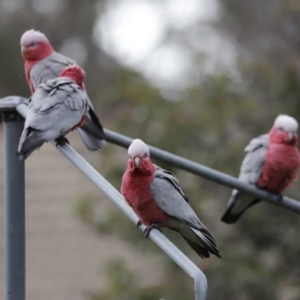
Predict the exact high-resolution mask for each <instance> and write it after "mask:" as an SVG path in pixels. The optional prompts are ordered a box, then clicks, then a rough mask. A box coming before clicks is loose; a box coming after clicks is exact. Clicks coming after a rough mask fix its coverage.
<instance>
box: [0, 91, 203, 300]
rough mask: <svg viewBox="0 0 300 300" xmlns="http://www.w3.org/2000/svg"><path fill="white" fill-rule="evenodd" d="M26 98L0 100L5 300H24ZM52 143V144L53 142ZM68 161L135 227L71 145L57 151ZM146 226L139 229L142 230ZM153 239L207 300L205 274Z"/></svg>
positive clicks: (117, 197) (118, 198)
mask: <svg viewBox="0 0 300 300" xmlns="http://www.w3.org/2000/svg"><path fill="white" fill-rule="evenodd" d="M27 109H28V108H27V99H25V98H21V97H16V96H14V97H6V98H4V99H0V111H2V113H3V115H4V118H3V119H4V125H5V126H4V127H5V136H4V139H5V141H4V144H5V160H6V164H5V170H4V172H5V205H6V212H5V220H6V221H5V236H6V246H5V254H6V257H5V262H6V268H5V269H6V272H5V277H6V284H5V286H6V292H5V296H6V298H5V299H6V300H16V299H18V300H25V197H24V192H25V190H24V179H25V178H24V162H23V161H19V160H18V159H17V158H16V157H14V154H15V152H16V149H17V146H18V142H19V138H20V135H21V132H22V129H23V121H22V120H21V118H20V116H19V115H18V114H17V113H16V111H17V112H18V113H19V114H20V115H21V116H22V117H24V118H25V117H26V114H27ZM52 144H53V143H52ZM57 149H58V150H59V151H60V152H61V153H62V154H63V155H64V156H65V157H66V158H68V159H69V160H70V161H71V162H72V163H73V164H74V165H75V166H76V167H77V168H78V169H79V170H80V171H81V172H82V173H83V174H84V175H85V176H86V177H87V178H88V179H89V180H90V181H91V182H93V183H94V184H95V185H96V187H98V188H99V189H100V190H101V191H102V192H103V193H104V194H105V195H106V196H107V197H108V198H109V199H110V200H111V201H112V202H114V203H115V204H116V205H117V206H118V207H119V208H120V209H121V210H122V211H123V212H124V213H125V214H126V215H127V216H128V217H129V218H130V219H131V220H132V221H133V222H134V223H135V224H137V222H138V220H139V219H138V217H137V215H136V214H135V213H134V212H133V210H132V209H131V208H130V207H129V206H128V205H127V203H126V202H125V201H124V198H123V196H122V195H121V194H120V193H119V192H118V191H117V190H116V189H115V188H114V187H113V186H112V185H111V184H110V183H109V182H108V181H106V180H105V179H104V178H103V177H102V176H101V175H100V174H99V173H98V172H97V171H96V170H95V169H94V168H93V167H92V166H91V165H90V164H89V163H88V162H86V161H85V160H84V159H83V158H82V157H81V156H80V155H79V154H78V153H77V152H76V151H75V150H74V149H73V148H72V147H71V146H70V145H68V144H63V145H62V146H60V147H58V148H57ZM145 228H146V227H145V226H144V225H142V226H140V229H141V230H144V229H145ZM149 237H150V239H151V240H152V241H153V242H154V243H156V244H157V245H158V246H159V247H160V248H161V249H162V250H163V251H164V252H165V253H166V254H167V255H168V256H169V257H170V258H171V259H172V260H173V261H174V262H176V263H177V264H178V265H179V266H180V267H181V268H182V269H183V270H184V271H185V272H186V273H187V274H188V275H189V276H190V277H192V278H193V280H194V290H195V300H205V299H206V293H207V279H206V276H205V275H204V273H203V272H202V271H201V270H200V269H199V268H198V267H197V266H196V265H195V264H194V263H193V262H192V261H191V260H190V259H189V258H188V257H187V256H185V255H184V254H183V253H182V252H181V251H180V250H179V249H178V248H177V247H176V246H175V245H174V244H173V243H172V242H171V241H170V240H169V239H167V238H166V237H165V236H164V235H163V234H162V233H161V232H160V231H158V230H152V231H151V232H150V235H149Z"/></svg>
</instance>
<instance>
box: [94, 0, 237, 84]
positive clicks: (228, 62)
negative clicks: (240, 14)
mask: <svg viewBox="0 0 300 300" xmlns="http://www.w3.org/2000/svg"><path fill="white" fill-rule="evenodd" d="M220 13H221V12H220V7H219V4H218V2H217V0H185V1H183V0H164V1H154V0H112V1H110V2H108V6H107V8H106V10H105V12H104V14H102V16H101V18H100V19H99V21H98V22H97V23H96V25H95V31H94V36H95V38H96V40H97V41H98V43H99V46H100V47H102V49H103V50H104V51H106V52H107V53H108V54H110V55H112V56H113V57H114V58H115V59H116V60H117V61H118V62H119V63H121V64H123V65H124V66H128V67H131V68H133V69H136V70H138V71H140V72H142V73H143V74H144V75H145V77H146V78H148V79H149V80H150V81H151V82H152V83H153V84H155V85H156V86H157V87H159V88H161V89H162V90H163V89H175V90H176V89H177V90H180V89H184V88H186V87H187V86H188V85H189V84H191V83H192V82H193V78H194V79H195V78H196V77H197V76H201V75H199V74H198V73H201V74H203V72H207V73H211V72H214V71H215V70H216V69H217V67H220V66H221V67H223V68H224V67H225V68H227V67H228V68H231V67H232V66H233V65H234V63H235V57H236V51H235V48H234V46H233V44H231V43H230V41H229V40H228V39H227V38H225V37H222V36H220V35H219V33H218V32H217V31H216V30H215V29H214V28H213V27H212V26H211V24H213V23H214V21H216V20H217V18H218V16H219V14H220ZM196 24H197V26H196ZM199 24H200V25H199ZM170 27H171V28H174V29H176V30H180V31H183V32H184V33H185V35H186V40H187V44H186V45H182V44H178V43H177V42H176V41H173V40H172V39H168V40H167V41H166V40H165V35H166V34H167V31H168V29H169V28H170ZM191 49H192V50H193V51H191ZM195 50H196V52H199V53H203V54H204V58H203V61H202V62H201V66H199V68H198V69H199V70H200V68H201V72H197V69H196V70H193V68H194V69H195V57H193V56H194V53H195ZM197 74H198V75H197ZM198 79H199V78H197V80H198Z"/></svg>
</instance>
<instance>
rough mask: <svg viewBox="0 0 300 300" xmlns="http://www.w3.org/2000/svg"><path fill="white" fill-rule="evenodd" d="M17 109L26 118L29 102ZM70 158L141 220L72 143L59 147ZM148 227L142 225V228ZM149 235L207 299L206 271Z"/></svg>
mask: <svg viewBox="0 0 300 300" xmlns="http://www.w3.org/2000/svg"><path fill="white" fill-rule="evenodd" d="M16 109H17V111H18V112H19V113H20V114H21V115H22V116H23V117H24V118H25V117H26V114H27V110H28V108H27V104H24V103H21V104H19V105H18V106H17V107H16ZM52 144H53V142H52ZM57 149H58V150H59V151H60V152H61V153H62V154H63V155H64V156H65V157H66V158H67V159H69V160H70V161H71V162H72V163H73V164H74V165H75V166H76V167H77V168H78V169H79V170H80V171H81V172H82V173H83V174H84V175H85V176H86V177H87V178H88V179H89V180H90V181H91V182H93V183H94V184H95V185H96V187H98V188H99V189H100V190H101V191H102V192H103V193H104V194H105V195H106V196H107V197H108V198H109V199H110V200H111V201H112V202H113V203H115V204H116V205H117V206H118V207H119V208H120V209H121V210H122V211H123V212H124V213H125V214H126V215H127V216H128V217H129V218H130V219H131V220H132V221H133V222H134V223H135V224H137V222H138V221H139V219H138V217H137V215H136V214H135V213H134V211H133V210H132V209H131V208H130V207H129V206H128V205H127V203H126V202H125V201H124V198H123V196H122V195H121V194H120V193H119V192H118V191H117V190H116V189H115V188H114V187H113V186H112V185H111V184H110V183H109V182H108V181H106V180H105V179H104V177H102V176H101V175H100V174H99V173H98V172H97V171H96V170H95V169H94V168H93V167H92V166H91V165H90V164H89V163H88V162H86V161H85V160H84V159H83V158H82V157H81V156H80V155H79V154H78V153H77V152H76V151H75V150H74V149H73V148H72V147H71V146H70V145H67V144H64V145H62V146H60V147H58V148H57ZM145 228H146V227H145V226H144V225H141V226H140V229H141V230H144V229H145ZM149 237H150V238H151V239H152V241H153V242H154V243H155V244H157V245H158V246H159V247H160V248H161V249H162V250H163V251H164V252H165V253H166V254H167V255H168V256H169V257H170V258H172V260H173V261H174V262H175V263H177V264H178V265H179V266H180V267H181V268H182V269H183V270H184V271H185V272H186V273H187V274H188V275H189V276H190V277H192V278H193V279H194V289H195V300H205V299H206V294H207V279H206V276H205V275H204V273H203V272H202V271H201V270H200V269H199V268H198V267H197V266H196V265H195V264H194V263H193V262H192V261H191V260H190V259H189V258H188V257H187V256H185V255H184V254H183V253H182V252H181V251H180V250H179V249H178V248H177V247H176V246H175V245H174V244H173V243H172V242H171V241H170V240H169V239H167V238H166V237H165V236H164V235H163V234H162V233H161V232H159V231H158V230H152V231H151V232H150V235H149Z"/></svg>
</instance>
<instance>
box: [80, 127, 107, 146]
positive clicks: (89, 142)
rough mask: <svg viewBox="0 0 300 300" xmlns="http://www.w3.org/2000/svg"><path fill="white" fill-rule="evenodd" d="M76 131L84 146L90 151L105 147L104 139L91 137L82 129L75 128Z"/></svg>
mask: <svg viewBox="0 0 300 300" xmlns="http://www.w3.org/2000/svg"><path fill="white" fill-rule="evenodd" d="M77 131H78V133H79V134H80V137H81V139H82V141H83V143H84V144H85V146H86V147H87V148H88V149H89V150H90V151H96V150H98V149H103V148H106V147H107V143H106V141H105V140H104V138H101V139H100V138H96V137H94V136H93V135H91V134H89V133H88V131H87V130H85V129H84V128H83V127H77Z"/></svg>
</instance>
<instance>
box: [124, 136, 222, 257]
mask: <svg viewBox="0 0 300 300" xmlns="http://www.w3.org/2000/svg"><path fill="white" fill-rule="evenodd" d="M128 156H129V160H128V164H127V169H126V171H125V173H124V175H123V178H122V186H121V193H122V194H123V196H124V198H125V200H126V201H127V203H128V204H129V205H130V206H131V207H132V209H133V210H134V211H135V213H136V214H137V215H138V217H139V218H140V222H142V223H144V224H145V225H146V226H148V227H147V228H146V230H145V234H146V237H148V235H149V233H150V231H151V230H152V229H153V228H157V229H159V230H160V228H161V227H167V228H170V229H172V230H175V231H177V232H179V233H180V234H181V235H182V236H183V238H184V239H185V240H186V241H187V243H188V244H189V245H190V246H191V247H192V248H193V249H194V250H195V251H196V252H197V254H198V255H199V256H200V257H202V258H204V257H209V256H210V253H211V254H214V255H216V256H218V257H221V256H220V254H219V250H218V247H217V245H216V241H215V238H214V236H213V235H212V233H211V232H210V231H209V230H208V228H206V227H205V226H204V225H203V224H202V223H201V221H200V220H199V219H198V217H197V215H196V214H195V212H194V211H193V209H192V208H191V207H190V205H189V204H188V198H187V197H186V196H185V194H184V193H183V191H182V190H181V188H180V185H179V183H178V181H177V179H176V178H175V177H174V176H173V174H172V173H170V172H169V171H166V170H163V169H161V168H160V167H158V166H156V165H154V164H152V162H151V159H150V153H149V148H148V147H147V146H146V144H145V143H144V142H143V141H141V140H140V139H136V140H134V141H133V142H132V144H131V145H130V147H129V148H128ZM140 222H139V223H138V224H140Z"/></svg>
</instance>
